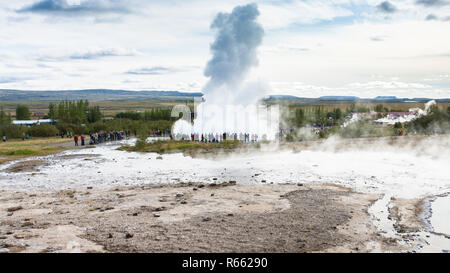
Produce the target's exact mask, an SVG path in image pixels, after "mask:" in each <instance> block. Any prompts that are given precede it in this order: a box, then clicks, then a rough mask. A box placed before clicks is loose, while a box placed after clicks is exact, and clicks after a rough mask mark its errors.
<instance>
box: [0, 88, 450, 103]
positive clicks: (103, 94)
mask: <svg viewBox="0 0 450 273" xmlns="http://www.w3.org/2000/svg"><path fill="white" fill-rule="evenodd" d="M202 96H203V93H201V92H194V93H192V92H180V91H130V90H111V89H86V90H55V91H26V90H12V89H0V101H62V100H86V99H87V100H89V101H136V100H153V101H186V100H192V99H193V98H194V97H202ZM430 100H432V99H431V98H397V97H396V96H378V97H375V98H359V97H355V96H322V97H319V98H305V97H296V96H291V95H270V96H268V97H266V98H264V99H263V101H265V102H277V101H278V102H304V103H308V102H374V103H380V102H428V101H430ZM436 101H438V102H450V98H449V99H437V100H436Z"/></svg>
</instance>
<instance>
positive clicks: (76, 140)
mask: <svg viewBox="0 0 450 273" xmlns="http://www.w3.org/2000/svg"><path fill="white" fill-rule="evenodd" d="M73 140H74V141H75V146H78V136H77V135H75V136H74V137H73Z"/></svg>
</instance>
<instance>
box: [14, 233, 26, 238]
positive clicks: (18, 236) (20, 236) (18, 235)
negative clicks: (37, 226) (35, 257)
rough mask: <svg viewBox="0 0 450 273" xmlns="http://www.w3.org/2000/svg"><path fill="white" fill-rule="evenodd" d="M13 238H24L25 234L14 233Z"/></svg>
mask: <svg viewBox="0 0 450 273" xmlns="http://www.w3.org/2000/svg"><path fill="white" fill-rule="evenodd" d="M14 238H16V239H23V238H25V236H23V235H20V234H16V235H14Z"/></svg>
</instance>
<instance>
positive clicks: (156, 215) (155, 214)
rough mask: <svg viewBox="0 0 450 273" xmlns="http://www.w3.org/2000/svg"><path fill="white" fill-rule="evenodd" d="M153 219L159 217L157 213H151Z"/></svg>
mask: <svg viewBox="0 0 450 273" xmlns="http://www.w3.org/2000/svg"><path fill="white" fill-rule="evenodd" d="M153 217H161V215H159V214H157V213H153Z"/></svg>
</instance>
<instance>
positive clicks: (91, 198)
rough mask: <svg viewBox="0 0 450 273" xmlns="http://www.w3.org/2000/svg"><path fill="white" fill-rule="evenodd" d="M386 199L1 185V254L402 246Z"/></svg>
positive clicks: (236, 189) (318, 190)
mask: <svg viewBox="0 0 450 273" xmlns="http://www.w3.org/2000/svg"><path fill="white" fill-rule="evenodd" d="M378 197H379V196H378V195H368V194H361V193H357V192H353V191H352V190H350V189H347V188H343V187H339V186H335V185H327V184H314V185H313V184H305V185H303V184H298V185H292V184H291V185H257V186H243V185H235V184H234V183H233V182H231V183H223V184H213V185H209V184H198V183H184V184H183V183H181V184H176V185H163V186H157V185H147V186H141V187H116V188H111V189H92V188H90V187H89V188H87V189H85V190H64V191H34V192H22V191H10V190H3V191H0V252H374V251H402V250H404V247H402V246H400V245H399V244H398V243H397V242H396V241H394V240H390V239H389V240H388V239H386V238H384V237H383V236H381V235H380V234H378V232H377V230H376V228H375V227H374V226H373V224H372V222H371V220H370V217H369V215H368V212H367V210H368V207H369V206H370V204H372V203H373V202H374V201H375V200H376V199H377V198H378Z"/></svg>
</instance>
